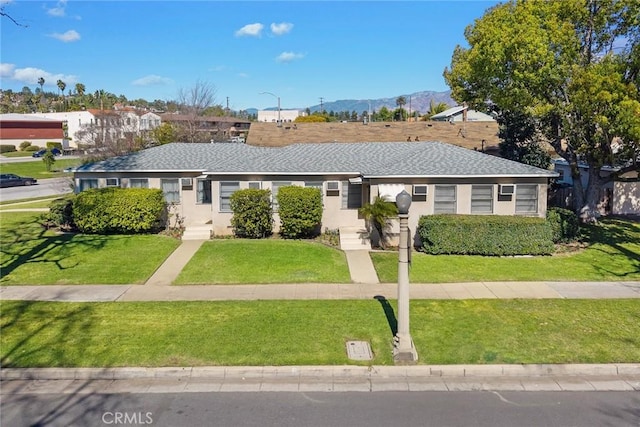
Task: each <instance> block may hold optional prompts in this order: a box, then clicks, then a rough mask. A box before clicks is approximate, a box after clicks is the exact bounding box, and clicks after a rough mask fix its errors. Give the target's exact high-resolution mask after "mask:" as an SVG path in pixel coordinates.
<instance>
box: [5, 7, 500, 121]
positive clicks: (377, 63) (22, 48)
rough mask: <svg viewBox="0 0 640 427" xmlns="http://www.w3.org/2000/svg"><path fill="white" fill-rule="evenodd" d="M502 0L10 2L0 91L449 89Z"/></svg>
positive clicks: (234, 102)
mask: <svg viewBox="0 0 640 427" xmlns="http://www.w3.org/2000/svg"><path fill="white" fill-rule="evenodd" d="M496 3H497V2H496V1H483V0H475V1H393V2H389V1H293V2H286V1H252V2H242V1H73V0H69V1H64V0H63V1H15V0H13V1H6V0H0V4H2V5H3V6H4V11H5V12H6V13H8V14H10V15H11V16H12V17H13V18H14V19H16V20H17V21H18V22H19V23H21V24H23V25H25V26H24V27H22V26H16V25H14V24H13V23H11V22H10V21H9V20H8V19H6V18H2V21H0V31H1V34H0V35H1V41H0V47H1V50H0V63H1V65H0V86H1V87H2V89H12V90H14V91H20V90H22V88H23V87H24V86H29V87H30V88H31V89H32V90H35V89H36V88H37V87H38V84H37V80H38V78H39V77H40V76H42V77H44V78H45V81H46V83H45V90H49V91H55V92H57V90H58V89H57V87H56V81H57V80H58V79H61V80H62V81H64V82H65V83H66V84H67V91H68V90H69V89H70V88H73V87H74V86H75V84H76V83H82V84H84V85H85V87H86V90H87V92H94V91H96V90H98V89H104V90H106V91H109V92H112V93H115V94H116V95H120V94H122V95H125V96H126V97H127V98H128V99H137V98H143V99H146V100H148V101H153V100H155V99H161V100H165V101H166V100H172V99H176V97H177V93H178V91H179V89H180V88H184V89H187V88H190V87H193V86H194V84H195V83H196V81H203V82H208V83H210V84H211V85H213V86H214V87H215V89H216V102H217V103H219V104H222V105H223V106H224V105H226V103H227V97H228V98H229V107H230V108H232V109H234V110H241V109H247V108H268V107H273V106H275V105H276V104H277V101H276V98H275V97H273V96H270V95H264V94H263V95H260V92H265V91H267V92H271V93H274V94H275V95H277V96H279V97H280V99H281V106H282V108H283V109H286V108H306V107H310V106H313V105H318V104H320V98H321V97H322V98H323V100H324V102H330V101H337V100H340V99H377V98H386V97H395V96H398V95H403V94H411V93H414V92H419V91H423V90H435V91H444V90H448V87H447V85H446V83H445V81H444V79H443V77H442V71H443V70H444V68H445V67H446V66H447V65H449V64H450V61H451V54H452V52H453V49H454V47H455V46H456V45H457V44H461V45H465V39H464V29H465V27H466V26H467V25H469V24H471V23H472V22H473V21H474V20H475V19H477V18H479V17H481V16H482V15H483V13H484V11H485V10H486V9H487V8H489V7H491V6H492V5H494V4H496Z"/></svg>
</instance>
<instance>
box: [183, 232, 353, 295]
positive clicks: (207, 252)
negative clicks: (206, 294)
mask: <svg viewBox="0 0 640 427" xmlns="http://www.w3.org/2000/svg"><path fill="white" fill-rule="evenodd" d="M349 282H351V277H350V275H349V267H348V266H347V261H346V257H345V256H344V253H342V252H341V251H339V250H337V249H333V248H330V247H328V246H325V245H323V244H320V243H315V242H307V241H297V240H275V239H264V240H249V239H237V240H236V239H231V240H212V241H209V242H205V243H204V245H203V246H202V247H201V248H200V250H199V251H198V252H197V253H196V254H195V256H194V257H193V258H192V259H191V261H190V262H189V263H188V264H187V266H186V267H185V268H184V270H182V273H180V275H179V276H178V278H177V279H176V284H182V285H184V284H232V283H233V284H236V283H349Z"/></svg>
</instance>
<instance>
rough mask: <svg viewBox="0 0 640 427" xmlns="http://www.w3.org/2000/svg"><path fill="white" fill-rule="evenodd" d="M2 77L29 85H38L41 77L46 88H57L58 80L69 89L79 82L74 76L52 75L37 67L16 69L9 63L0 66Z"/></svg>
mask: <svg viewBox="0 0 640 427" xmlns="http://www.w3.org/2000/svg"><path fill="white" fill-rule="evenodd" d="M0 76H2V77H3V78H7V79H10V80H15V81H18V82H21V83H23V84H27V85H36V84H38V79H39V78H40V77H42V78H44V81H45V83H44V84H45V86H55V85H56V82H57V81H58V80H62V81H63V82H65V83H66V84H67V87H68V86H69V85H73V84H76V83H77V82H78V77H77V76H74V75H72V74H60V73H58V74H52V73H50V72H48V71H45V70H42V69H40V68H35V67H25V68H16V66H15V65H14V64H8V63H3V64H0Z"/></svg>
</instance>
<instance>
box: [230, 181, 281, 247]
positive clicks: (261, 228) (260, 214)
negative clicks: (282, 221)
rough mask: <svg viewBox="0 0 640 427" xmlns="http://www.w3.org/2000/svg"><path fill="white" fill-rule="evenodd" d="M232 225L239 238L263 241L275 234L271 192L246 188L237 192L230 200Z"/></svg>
mask: <svg viewBox="0 0 640 427" xmlns="http://www.w3.org/2000/svg"><path fill="white" fill-rule="evenodd" d="M230 204H231V210H232V211H233V217H231V225H232V226H233V234H235V235H236V236H237V237H245V238H249V239H262V238H264V237H267V236H270V235H271V233H272V232H273V208H272V207H271V190H258V189H254V188H246V189H243V190H238V191H235V192H234V193H233V194H231V198H230Z"/></svg>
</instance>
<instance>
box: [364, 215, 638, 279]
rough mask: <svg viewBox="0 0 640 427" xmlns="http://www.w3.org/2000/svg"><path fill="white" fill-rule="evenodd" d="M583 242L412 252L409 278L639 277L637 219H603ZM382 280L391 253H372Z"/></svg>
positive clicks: (391, 269)
mask: <svg viewBox="0 0 640 427" xmlns="http://www.w3.org/2000/svg"><path fill="white" fill-rule="evenodd" d="M583 232H584V233H585V235H586V239H587V240H588V241H589V246H588V247H587V248H586V249H584V250H580V251H578V252H575V253H567V254H561V255H554V256H546V257H524V258H510V257H504V258H500V257H482V256H456V255H426V254H423V253H416V252H414V253H413V254H412V260H411V261H412V263H411V270H410V280H411V281H412V282H414V283H446V282H476V281H538V280H542V281H544V280H553V281H609V280H614V281H621V280H623V281H626V280H640V224H639V223H637V222H633V221H629V220H621V219H605V220H603V221H601V223H600V224H599V225H596V226H589V227H585V228H584V231H583ZM371 259H372V260H373V263H374V265H375V268H376V271H377V272H378V277H379V279H380V281H382V282H389V283H392V282H396V281H397V277H398V276H397V271H398V270H397V268H398V265H397V264H398V255H397V253H372V254H371Z"/></svg>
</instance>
